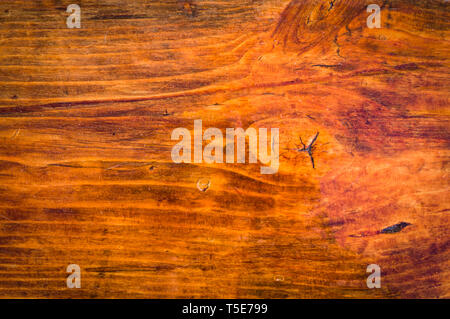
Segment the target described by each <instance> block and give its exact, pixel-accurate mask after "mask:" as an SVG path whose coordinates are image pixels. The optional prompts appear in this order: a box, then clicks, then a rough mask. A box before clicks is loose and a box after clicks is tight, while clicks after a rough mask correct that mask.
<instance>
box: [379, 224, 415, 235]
mask: <svg viewBox="0 0 450 319" xmlns="http://www.w3.org/2000/svg"><path fill="white" fill-rule="evenodd" d="M410 225H411V224H410V223H406V222H401V223H398V224H395V225H392V226H389V227H386V228H384V229H382V230H381V233H382V234H394V233H398V232H399V231H401V230H402V229H403V228H405V227H407V226H410Z"/></svg>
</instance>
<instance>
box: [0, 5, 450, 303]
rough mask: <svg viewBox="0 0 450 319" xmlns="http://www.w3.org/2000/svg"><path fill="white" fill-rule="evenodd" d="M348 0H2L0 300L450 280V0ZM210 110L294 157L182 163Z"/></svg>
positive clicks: (416, 293) (293, 293) (419, 291)
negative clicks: (202, 186) (312, 143)
mask: <svg viewBox="0 0 450 319" xmlns="http://www.w3.org/2000/svg"><path fill="white" fill-rule="evenodd" d="M73 2H76V3H78V4H79V5H80V6H81V10H82V20H81V23H82V27H81V29H68V28H67V27H66V18H67V16H68V14H67V13H66V8H67V6H68V5H69V4H71V3H73ZM329 2H330V1H320V0H317V1H313V0H304V1H296V0H293V1H289V0H259V1H258V0H254V1H251V0H216V1H209V0H205V1H200V0H198V1H194V0H193V1H189V2H188V1H175V0H169V1H119V0H105V1H93V0H78V1H75V0H71V1H65V0H53V1H51V0H42V1H19V0H16V1H14V0H8V1H1V2H0V88H1V89H0V140H1V143H0V297H1V298H49V297H50V298H120V297H122V298H191V297H193V298H311V297H315V298H380V297H384V298H411V297H419V298H448V297H450V280H449V275H450V272H449V177H448V170H449V155H450V153H449V141H450V136H449V115H450V113H449V84H450V81H449V77H448V74H449V67H450V65H449V59H448V58H449V56H450V52H449V49H450V46H449V40H448V36H449V31H448V30H449V22H448V21H449V18H450V14H449V4H448V3H446V2H445V1H437V0H435V1H434V0H430V1H408V0H386V1H384V2H382V1H378V0H372V1H361V0H348V1H340V0H336V1H334V2H333V4H332V5H330V3H329ZM370 3H378V4H379V5H380V6H381V7H382V11H381V14H382V22H381V24H382V27H381V28H380V29H368V28H367V26H366V19H367V16H368V15H369V13H367V12H366V7H367V5H368V4H370ZM195 119H202V120H203V127H204V128H206V127H218V128H220V129H222V130H224V129H225V128H227V127H243V128H247V127H255V128H258V127H269V128H270V127H278V128H280V152H281V153H282V156H281V158H280V161H281V162H280V170H279V172H278V174H275V175H261V174H260V171H259V165H256V164H246V165H243V164H234V165H233V164H213V165H208V164H174V163H173V162H172V160H171V157H170V152H171V148H172V146H173V145H174V144H175V142H174V141H171V139H170V137H171V132H172V130H173V129H174V128H176V127H186V128H189V129H192V128H193V121H194V120H195ZM316 132H320V135H319V137H318V140H317V143H316V148H315V150H314V157H315V161H316V168H315V169H313V168H312V167H311V163H310V159H309V157H308V156H307V154H306V153H295V152H293V151H289V150H288V149H290V148H292V147H293V145H294V144H298V141H299V137H302V139H304V140H308V139H310V138H311V137H312V136H314V134H316ZM201 178H203V179H207V180H210V182H211V184H210V187H209V189H208V190H207V191H206V192H201V191H199V190H198V189H197V187H196V183H197V181H198V180H199V179H201ZM400 222H407V223H410V224H411V225H410V226H408V227H406V228H404V229H402V230H401V231H398V232H395V233H392V234H384V233H380V231H381V230H382V229H384V228H386V227H389V226H392V225H395V224H397V223H400ZM373 263H374V264H378V265H380V267H381V269H382V288H381V289H368V288H367V286H366V278H367V275H368V274H366V267H367V265H369V264H373ZM69 264H78V265H80V267H81V271H82V273H81V283H82V288H81V289H68V288H67V287H66V277H67V276H68V274H67V273H66V267H67V265H69Z"/></svg>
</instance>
